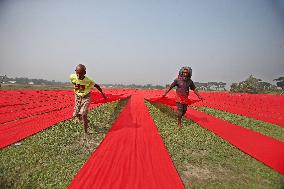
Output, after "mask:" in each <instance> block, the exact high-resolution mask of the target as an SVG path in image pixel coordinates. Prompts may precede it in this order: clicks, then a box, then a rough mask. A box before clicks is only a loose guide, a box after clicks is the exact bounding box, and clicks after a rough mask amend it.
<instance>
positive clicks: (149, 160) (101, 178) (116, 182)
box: [69, 95, 184, 189]
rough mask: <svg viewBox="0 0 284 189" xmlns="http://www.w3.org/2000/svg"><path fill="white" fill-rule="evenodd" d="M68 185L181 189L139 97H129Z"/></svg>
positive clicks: (72, 186)
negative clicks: (97, 145)
mask: <svg viewBox="0 0 284 189" xmlns="http://www.w3.org/2000/svg"><path fill="white" fill-rule="evenodd" d="M69 188H70V189H71V188H80V189H84V188H88V189H89V188H104V189H107V188H112V189H115V188H126V189H127V188H129V189H133V188H135V189H139V188H141V189H144V188H155V189H158V188H163V189H164V188H169V189H173V188H175V189H177V188H184V186H183V184H182V182H181V180H180V178H179V175H178V174H177V172H176V170H175V167H174V165H173V163H172V161H171V159H170V156H169V155H168V152H167V150H166V148H165V146H164V144H163V141H162V139H161V137H160V135H159V133H158V131H157V128H156V126H155V123H154V121H153V119H152V118H151V116H150V113H149V112H148V110H147V107H146V105H145V103H144V101H143V98H142V96H140V95H133V96H132V97H131V99H130V100H129V102H128V104H127V105H126V107H125V108H124V109H123V111H122V112H121V113H120V115H119V117H118V118H117V119H116V121H115V122H114V124H113V125H112V128H111V129H110V131H109V133H108V134H107V135H106V137H105V139H104V140H103V142H102V143H101V144H100V146H99V147H98V148H97V149H96V151H95V152H94V153H93V154H92V156H91V157H90V158H89V159H88V161H87V162H86V163H85V164H84V165H83V167H82V169H81V170H80V171H79V172H78V173H77V175H76V176H75V178H74V180H73V181H72V182H71V184H70V186H69Z"/></svg>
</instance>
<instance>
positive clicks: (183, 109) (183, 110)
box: [180, 104, 187, 121]
mask: <svg viewBox="0 0 284 189" xmlns="http://www.w3.org/2000/svg"><path fill="white" fill-rule="evenodd" d="M186 111H187V104H182V113H181V118H180V121H181V119H182V117H183V116H184V115H185V113H186Z"/></svg>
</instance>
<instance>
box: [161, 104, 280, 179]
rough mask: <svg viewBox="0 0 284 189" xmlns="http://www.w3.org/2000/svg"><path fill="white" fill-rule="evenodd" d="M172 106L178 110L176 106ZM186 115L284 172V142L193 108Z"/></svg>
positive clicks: (273, 167)
mask: <svg viewBox="0 0 284 189" xmlns="http://www.w3.org/2000/svg"><path fill="white" fill-rule="evenodd" d="M164 104H165V105H167V104H166V103H164ZM171 108H173V109H175V110H176V107H174V106H171ZM185 116H186V117H187V118H189V119H191V120H193V121H194V122H196V123H198V124H199V125H200V126H202V127H204V128H206V129H208V130H209V131H211V132H213V133H215V134H216V135H218V136H220V137H221V138H223V139H224V140H226V141H228V142H229V143H231V144H232V145H234V146H236V147H237V148H239V149H240V150H242V151H243V152H245V153H247V154H249V155H250V156H252V157H254V158H255V159H257V160H259V161H261V162H263V163H264V164H266V165H268V166H269V167H271V168H272V169H274V170H276V171H278V172H279V173H281V174H284V158H283V157H284V142H282V141H279V140H276V139H273V138H271V137H268V136H266V135H263V134H260V133H258V132H255V131H252V130H250V129H246V128H244V127H241V126H239V125H235V124H232V123H229V122H227V121H224V120H221V119H219V118H216V117H213V116H211V115H208V114H206V113H203V112H200V111H197V110H194V109H191V108H190V109H188V111H187V112H186V114H185Z"/></svg>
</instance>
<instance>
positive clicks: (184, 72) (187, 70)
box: [179, 66, 192, 78]
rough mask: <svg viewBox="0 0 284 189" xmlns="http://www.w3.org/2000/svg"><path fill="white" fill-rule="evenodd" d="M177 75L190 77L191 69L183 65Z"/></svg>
mask: <svg viewBox="0 0 284 189" xmlns="http://www.w3.org/2000/svg"><path fill="white" fill-rule="evenodd" d="M179 76H180V77H185V78H191V76H192V69H191V67H188V66H184V67H182V68H181V69H180V70H179Z"/></svg>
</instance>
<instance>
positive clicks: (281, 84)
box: [274, 77, 284, 90]
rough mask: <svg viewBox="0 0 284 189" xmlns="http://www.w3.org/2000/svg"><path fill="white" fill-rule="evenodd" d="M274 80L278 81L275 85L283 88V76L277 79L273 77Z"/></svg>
mask: <svg viewBox="0 0 284 189" xmlns="http://www.w3.org/2000/svg"><path fill="white" fill-rule="evenodd" d="M274 81H278V82H277V83H276V85H277V87H281V89H282V90H284V77H279V78H277V79H274Z"/></svg>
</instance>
